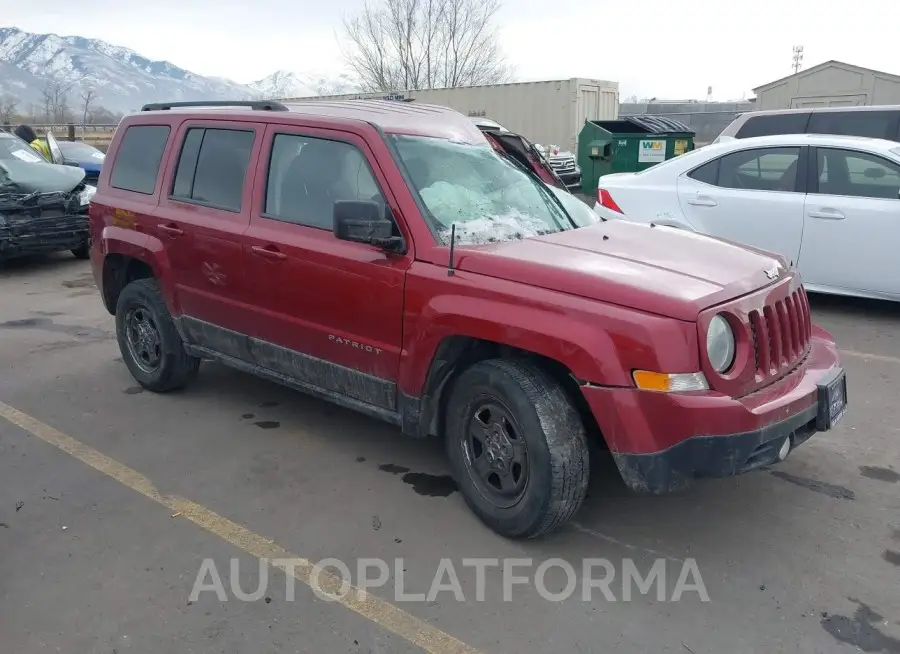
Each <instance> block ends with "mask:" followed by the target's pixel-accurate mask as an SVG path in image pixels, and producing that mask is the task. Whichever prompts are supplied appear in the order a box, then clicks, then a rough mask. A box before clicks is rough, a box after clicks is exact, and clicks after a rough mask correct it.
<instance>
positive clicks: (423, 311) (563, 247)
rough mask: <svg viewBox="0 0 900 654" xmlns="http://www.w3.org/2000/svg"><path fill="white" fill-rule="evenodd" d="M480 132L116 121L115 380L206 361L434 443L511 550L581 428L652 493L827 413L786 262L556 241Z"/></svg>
mask: <svg viewBox="0 0 900 654" xmlns="http://www.w3.org/2000/svg"><path fill="white" fill-rule="evenodd" d="M489 139H491V136H490V135H485V134H483V133H482V132H481V131H480V130H479V129H478V128H477V126H475V125H474V124H473V123H472V121H471V120H469V119H468V118H466V117H465V116H463V115H462V114H459V113H456V112H454V111H451V110H449V109H445V108H442V107H436V106H430V105H421V104H408V103H403V102H394V101H364V100H358V101H346V102H330V101H310V102H305V103H298V104H291V105H283V104H280V103H277V102H268V103H261V102H257V103H253V102H246V103H173V104H164V105H148V106H145V107H144V110H143V111H141V112H139V113H137V114H135V115H131V116H128V117H126V118H125V119H124V120H123V121H122V123H121V125H120V126H119V128H118V129H117V131H116V134H115V136H114V138H113V140H112V143H111V145H110V148H109V153H108V158H107V163H106V165H104V166H103V172H102V173H101V176H100V180H99V188H98V190H97V194H96V195H95V197H94V198H93V201H92V203H91V207H90V215H91V238H92V247H91V260H92V264H93V270H94V275H95V276H96V280H97V282H98V285H99V287H100V288H101V290H102V296H103V301H104V303H105V306H106V308H107V310H108V311H109V312H110V313H111V314H114V315H115V319H116V330H117V333H118V340H119V346H120V347H121V350H122V356H123V357H124V359H125V362H126V364H127V365H128V368H129V370H130V371H131V374H132V375H133V376H134V378H135V379H136V380H137V381H138V382H139V383H140V384H142V385H143V386H144V387H146V388H148V389H150V390H152V391H158V392H164V391H170V390H173V389H177V388H181V387H184V386H185V385H186V384H187V383H188V382H190V381H191V380H192V379H193V378H194V376H195V375H196V374H197V370H198V368H199V366H200V361H201V360H203V359H208V360H216V361H219V362H222V363H224V364H226V365H229V366H233V367H235V368H238V369H241V370H245V371H247V372H251V373H254V374H256V375H259V376H261V377H264V378H266V379H270V380H273V381H276V382H279V383H281V384H285V385H288V386H291V387H294V388H297V389H300V390H302V391H305V392H308V393H312V394H313V395H316V396H318V397H320V398H323V399H326V400H330V401H332V402H336V403H338V404H340V405H342V406H345V407H348V408H351V409H355V410H357V411H362V412H364V413H366V414H368V415H370V416H374V417H377V418H381V419H383V420H386V421H388V422H391V423H394V424H395V425H398V426H399V427H400V428H401V429H402V430H403V432H404V433H406V434H409V435H412V436H421V437H425V436H429V435H436V436H438V437H440V438H443V439H444V441H445V442H446V447H447V453H448V455H449V459H450V466H451V468H452V471H453V475H454V477H455V479H456V480H457V482H458V484H459V488H460V490H461V492H462V493H463V495H464V497H465V499H466V501H467V502H468V504H469V506H470V507H471V508H472V510H473V511H474V512H475V513H476V514H477V515H478V516H479V517H480V518H481V519H482V520H483V521H484V522H485V523H486V524H487V525H489V526H490V527H491V528H492V529H494V530H496V531H497V532H499V533H500V534H503V535H505V536H507V537H512V538H527V537H533V536H537V535H539V534H542V533H545V532H548V531H551V530H553V529H556V528H557V527H559V526H561V525H562V524H564V523H565V522H566V521H567V520H568V519H569V518H570V517H571V516H572V514H574V513H575V511H576V510H577V509H578V507H579V505H580V504H581V502H582V500H583V498H584V496H585V491H586V489H587V485H588V475H589V465H588V444H587V436H588V435H589V434H598V435H599V436H600V438H601V439H602V441H604V442H605V444H606V446H607V447H608V448H609V450H610V451H611V452H612V455H613V457H614V459H615V462H616V464H617V466H618V468H619V470H620V472H621V474H622V477H623V479H624V480H625V483H626V484H627V485H628V486H629V487H631V488H632V489H635V490H638V491H645V492H652V493H662V492H666V491H670V490H673V489H677V488H679V487H681V486H683V485H685V484H686V483H687V482H689V480H691V479H692V478H697V477H710V476H722V475H733V474H737V473H742V472H745V471H747V470H752V469H754V468H759V467H761V466H765V465H769V464H772V463H774V462H777V461H780V460H783V459H784V458H785V457H786V456H788V454H789V453H790V451H791V450H792V449H793V448H794V447H796V446H798V445H800V444H801V443H802V442H804V441H805V440H806V439H808V438H809V437H810V436H811V435H812V434H813V433H815V432H816V431H822V430H827V429H830V428H831V427H832V426H833V425H834V424H835V422H836V421H837V420H839V419H840V418H841V417H842V416H843V414H844V411H845V407H846V380H845V375H844V372H843V371H842V369H841V368H840V366H839V361H838V354H837V349H836V347H835V344H834V341H833V339H832V338H831V336H830V335H829V334H828V333H827V332H825V331H823V330H821V329H819V328H818V327H816V326H814V325H813V324H812V323H811V322H810V311H809V305H808V304H807V299H806V295H805V293H804V291H803V287H802V285H801V281H800V278H799V277H798V276H797V274H796V273H794V272H793V271H791V270H789V269H788V268H787V267H786V266H785V263H784V261H783V260H781V259H779V258H777V257H776V256H774V255H771V254H767V253H765V252H759V251H755V250H750V249H746V248H743V247H739V246H736V245H733V244H731V243H726V242H723V241H720V240H716V239H712V238H709V237H705V236H700V235H696V234H691V233H687V232H683V231H680V230H677V229H671V228H666V227H654V226H652V225H650V226H647V225H638V224H633V223H629V222H625V221H621V222H619V221H617V222H606V223H599V224H593V225H589V226H580V225H583V224H584V223H582V222H579V220H577V219H576V218H575V217H574V205H572V204H571V202H569V201H563V200H564V199H565V198H561V197H560V191H559V189H555V190H553V189H551V187H550V186H548V185H547V184H546V183H545V182H543V181H541V179H540V178H539V177H538V176H537V175H536V174H535V173H534V171H532V170H529V169H528V167H527V166H526V165H525V164H523V163H522V161H523V159H522V157H519V158H516V157H513V156H511V155H508V154H506V153H505V152H504V151H503V148H502V147H498V145H497V142H496V141H491V142H490V143H489ZM492 145H493V146H494V147H492ZM562 193H564V192H562Z"/></svg>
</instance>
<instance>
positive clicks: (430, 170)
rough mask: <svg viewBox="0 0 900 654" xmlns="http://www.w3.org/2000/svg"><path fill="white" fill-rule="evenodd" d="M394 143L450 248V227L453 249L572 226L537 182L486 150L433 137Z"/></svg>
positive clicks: (399, 139)
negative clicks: (453, 233)
mask: <svg viewBox="0 0 900 654" xmlns="http://www.w3.org/2000/svg"><path fill="white" fill-rule="evenodd" d="M396 139H397V146H398V150H399V151H400V156H401V158H402V159H403V160H404V163H405V164H406V167H407V169H408V170H409V173H410V177H411V179H412V182H413V185H414V186H415V189H416V191H418V193H419V196H420V197H421V199H422V203H423V204H424V205H425V207H426V208H427V210H428V213H429V214H430V216H431V218H433V221H432V223H433V224H432V227H433V228H434V234H435V238H436V239H437V240H438V241H439V242H440V243H442V244H444V245H449V244H450V233H451V227H452V226H453V225H455V226H456V244H457V245H481V244H484V243H497V242H500V241H509V240H514V239H516V240H517V239H523V238H531V237H534V236H540V235H541V234H550V233H553V232H558V231H560V230H563V229H571V228H572V224H571V222H570V221H569V218H568V216H567V215H566V213H565V212H564V211H563V210H562V209H561V208H560V206H559V205H558V204H557V203H556V201H555V200H554V198H553V196H552V194H551V191H550V190H549V189H546V188H544V184H543V182H541V181H540V180H537V179H534V178H532V177H530V176H529V175H527V174H526V173H525V172H523V171H522V170H520V169H519V168H517V167H516V166H514V165H512V164H511V163H509V162H508V161H506V160H505V159H503V158H501V157H500V156H498V155H497V154H496V153H495V152H494V151H493V149H492V148H490V147H488V146H485V147H480V146H474V145H467V144H460V143H451V142H450V141H446V140H443V139H437V138H426V137H411V136H398V137H396Z"/></svg>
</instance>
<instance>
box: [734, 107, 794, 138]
mask: <svg viewBox="0 0 900 654" xmlns="http://www.w3.org/2000/svg"><path fill="white" fill-rule="evenodd" d="M808 123H809V112H798V113H789V114H768V115H765V116H751V117H750V118H748V119H747V122H746V123H744V124H743V126H741V128H740V129H739V130H738V131H737V134H735V137H736V138H739V139H748V138H752V137H754V136H772V135H775V134H805V133H806V126H807V124H808Z"/></svg>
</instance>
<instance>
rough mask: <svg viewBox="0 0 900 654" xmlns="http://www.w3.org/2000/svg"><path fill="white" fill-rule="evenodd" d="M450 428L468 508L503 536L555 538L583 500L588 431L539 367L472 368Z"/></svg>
mask: <svg viewBox="0 0 900 654" xmlns="http://www.w3.org/2000/svg"><path fill="white" fill-rule="evenodd" d="M445 425H446V434H445V439H446V446H447V454H448V456H449V458H450V465H451V468H452V471H453V476H454V478H455V480H456V482H457V484H458V486H459V488H460V491H461V492H462V494H463V497H464V498H465V500H466V503H467V504H468V505H469V507H470V508H471V509H472V511H473V512H474V513H475V514H476V515H477V516H478V517H479V518H480V519H481V520H482V522H484V523H485V524H486V525H487V526H488V527H490V528H491V529H493V530H494V531H496V532H497V533H499V534H501V535H502V536H505V537H507V538H514V539H525V538H534V537H536V536H540V535H542V534H546V533H549V532H551V531H554V530H556V529H558V528H559V527H561V526H562V525H563V524H565V523H566V522H567V521H568V520H569V519H570V518H571V517H572V516H573V515H574V514H575V512H576V511H577V510H578V508H579V507H580V506H581V504H582V502H583V501H584V497H585V494H586V493H587V487H588V480H589V477H590V457H589V453H588V444H587V439H586V437H585V430H584V425H583V423H582V420H581V417H580V415H579V414H578V411H577V410H576V409H575V407H574V405H573V404H572V402H571V400H570V399H569V397H568V395H567V394H566V392H565V391H564V389H563V388H562V386H561V385H560V384H559V383H558V382H556V381H555V380H554V379H553V378H552V377H551V376H550V375H548V374H547V373H546V372H544V371H543V370H541V369H540V368H539V367H538V366H536V365H534V364H532V363H529V362H527V361H522V360H501V359H492V360H488V361H481V362H479V363H476V364H475V365H473V366H472V367H471V368H468V369H467V370H465V371H464V372H463V373H462V374H461V375H460V376H459V377H458V378H457V380H456V382H455V383H454V385H453V388H452V390H451V395H450V398H449V401H448V404H447V414H446V420H445Z"/></svg>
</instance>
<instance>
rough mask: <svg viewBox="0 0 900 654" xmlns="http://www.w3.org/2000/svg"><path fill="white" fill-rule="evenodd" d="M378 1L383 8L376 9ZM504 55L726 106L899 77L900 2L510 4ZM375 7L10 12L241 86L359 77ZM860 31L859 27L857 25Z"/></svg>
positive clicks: (526, 71)
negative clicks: (785, 81)
mask: <svg viewBox="0 0 900 654" xmlns="http://www.w3.org/2000/svg"><path fill="white" fill-rule="evenodd" d="M369 1H370V2H377V0H369ZM501 1H503V3H504V4H503V7H502V9H501V11H500V14H499V15H498V21H497V28H498V30H499V39H500V46H501V48H502V50H503V52H504V55H505V57H506V59H507V61H508V63H510V64H512V65H513V67H514V69H515V74H516V79H517V80H518V81H534V80H540V79H562V78H569V77H587V78H592V79H600V80H610V81H618V82H619V84H620V87H619V88H620V97H621V98H622V100H623V101H624V100H627V99H628V98H630V97H631V96H633V95H634V96H637V97H639V98H650V97H656V98H659V99H705V98H706V95H707V89H708V87H712V96H711V97H712V99H713V100H720V101H726V100H737V99H741V98H744V97H746V98H749V97H752V96H753V93H752V89H753V88H754V87H758V86H761V85H763V84H766V83H768V82H771V81H774V80H776V79H778V78H780V77H784V76H786V75H789V74H791V73H792V69H791V57H792V47H793V46H795V45H802V46H803V47H804V58H803V66H804V67H806V68H809V67H812V66H814V65H816V64H819V63H822V62H824V61H827V60H829V59H838V60H841V61H845V62H847V63H851V64H855V65H858V66H863V67H867V68H874V69H876V70H883V71H885V72H889V73H895V74H900V48H897V47H896V43H897V38H898V36H897V34H898V32H897V25H898V24H900V1H898V0H868V1H867V2H865V3H864V4H863V5H861V7H862V9H861V11H860V12H859V14H858V15H857V16H856V17H854V16H851V15H849V13H848V11H847V8H848V7H849V5H848V4H845V3H841V4H838V2H837V1H836V0H818V1H815V0H780V1H774V0H753V1H752V2H747V1H744V2H740V3H737V2H728V1H727V0H718V1H715V0H680V1H679V2H672V1H671V0H670V1H666V0H643V1H642V2H639V3H629V2H623V1H622V0H616V1H615V2H611V1H609V0H501ZM363 3H364V0H153V2H146V1H144V0H141V1H140V2H139V1H137V0H115V1H114V2H111V3H101V4H100V5H96V8H91V9H88V8H86V7H89V6H91V7H93V5H85V4H84V3H79V2H73V0H0V4H4V5H6V6H5V7H4V8H3V10H2V12H0V21H2V25H3V26H16V27H19V28H21V29H24V30H26V31H29V32H39V33H45V32H53V33H56V34H60V35H78V36H85V37H89V38H98V39H103V40H105V41H108V42H110V43H113V44H115V45H120V46H125V47H128V48H131V49H132V50H135V51H137V52H138V53H140V54H142V55H144V56H145V57H149V58H151V59H164V60H168V61H170V62H172V63H174V64H176V65H177V66H180V67H182V68H186V69H188V70H190V71H192V72H195V73H198V74H201V75H207V76H219V77H227V78H230V79H233V80H235V81H238V82H244V83H246V82H250V81H254V80H257V79H261V78H263V77H266V76H268V75H270V74H271V73H273V72H274V71H276V70H289V71H295V72H298V73H304V74H315V75H325V76H332V75H337V74H340V73H342V72H346V66H345V65H344V63H343V60H342V56H341V47H340V38H341V21H342V18H343V17H345V16H348V15H352V14H353V13H354V12H356V11H358V10H359V9H360V7H361V6H362V5H363ZM854 21H858V22H856V26H854V24H853V23H854Z"/></svg>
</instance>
